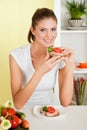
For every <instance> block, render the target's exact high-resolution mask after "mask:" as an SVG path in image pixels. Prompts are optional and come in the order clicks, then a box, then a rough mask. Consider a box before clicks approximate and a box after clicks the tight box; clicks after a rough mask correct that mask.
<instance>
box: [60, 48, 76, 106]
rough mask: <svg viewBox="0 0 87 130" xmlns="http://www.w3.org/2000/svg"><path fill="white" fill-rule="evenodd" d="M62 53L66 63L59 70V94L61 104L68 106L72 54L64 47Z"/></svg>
mask: <svg viewBox="0 0 87 130" xmlns="http://www.w3.org/2000/svg"><path fill="white" fill-rule="evenodd" d="M64 55H65V59H64V60H65V63H66V65H65V67H64V68H62V69H60V70H59V89H60V93H59V96H60V102H61V104H62V105H63V106H68V105H69V104H70V103H71V100H72V96H73V71H74V54H73V51H72V50H70V49H66V50H65V51H64Z"/></svg>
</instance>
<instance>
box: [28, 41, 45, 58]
mask: <svg viewBox="0 0 87 130" xmlns="http://www.w3.org/2000/svg"><path fill="white" fill-rule="evenodd" d="M30 50H31V56H32V57H33V58H34V57H39V56H40V57H44V58H45V57H46V55H47V48H46V47H44V46H41V45H38V44H36V43H32V45H31V49H30Z"/></svg>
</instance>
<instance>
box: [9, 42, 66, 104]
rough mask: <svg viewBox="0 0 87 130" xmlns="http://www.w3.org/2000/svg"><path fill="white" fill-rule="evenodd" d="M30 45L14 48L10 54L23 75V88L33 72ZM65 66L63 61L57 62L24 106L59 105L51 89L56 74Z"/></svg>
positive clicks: (57, 98)
mask: <svg viewBox="0 0 87 130" xmlns="http://www.w3.org/2000/svg"><path fill="white" fill-rule="evenodd" d="M30 46H31V44H27V45H24V46H22V47H19V48H16V49H14V50H12V51H11V52H10V55H11V56H13V58H14V59H15V61H16V62H17V64H18V65H19V67H20V69H21V70H22V73H23V84H22V87H24V86H25V85H26V84H27V83H28V81H29V80H30V79H31V77H32V75H33V74H34V72H35V69H34V67H33V64H32V60H31V54H30ZM64 66H65V63H64V61H61V62H59V63H58V64H57V65H56V66H55V67H54V68H53V69H52V70H51V71H49V72H48V73H46V74H45V75H44V76H43V77H42V78H41V80H40V82H39V84H38V85H37V87H36V89H35V91H34V92H33V94H32V96H31V97H30V99H29V100H28V101H27V103H26V104H25V105H28V104H31V105H32V104H44V105H45V104H59V97H58V96H57V97H55V94H54V93H53V88H54V86H55V83H56V77H57V72H58V70H59V69H61V68H63V67H64Z"/></svg>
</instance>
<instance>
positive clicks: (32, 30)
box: [30, 26, 34, 35]
mask: <svg viewBox="0 0 87 130" xmlns="http://www.w3.org/2000/svg"><path fill="white" fill-rule="evenodd" d="M30 30H31V32H32V34H33V35H34V29H33V27H32V26H31V28H30Z"/></svg>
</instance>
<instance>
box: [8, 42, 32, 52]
mask: <svg viewBox="0 0 87 130" xmlns="http://www.w3.org/2000/svg"><path fill="white" fill-rule="evenodd" d="M29 48H30V44H26V45H23V46H20V47H18V48H14V49H12V50H11V51H10V54H11V53H23V52H26V51H27V50H28V51H29Z"/></svg>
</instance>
